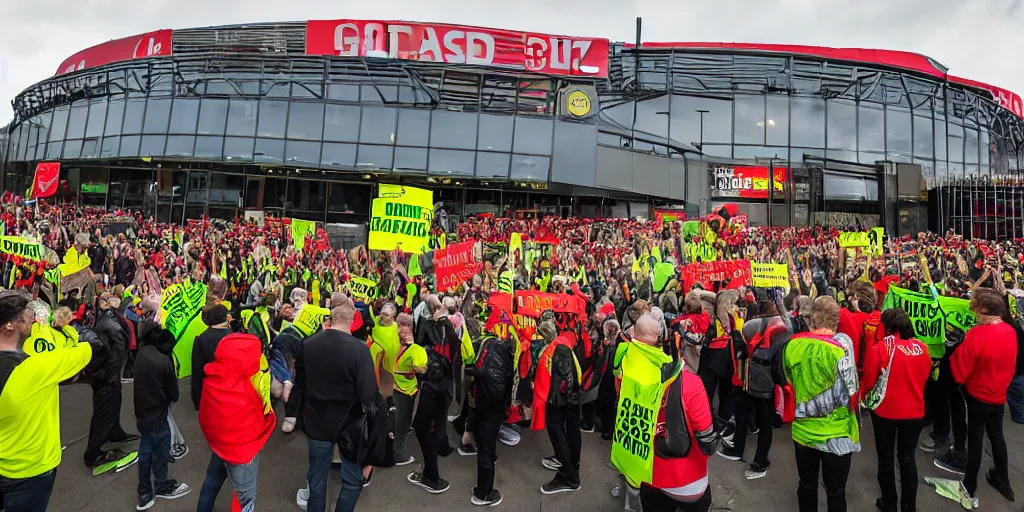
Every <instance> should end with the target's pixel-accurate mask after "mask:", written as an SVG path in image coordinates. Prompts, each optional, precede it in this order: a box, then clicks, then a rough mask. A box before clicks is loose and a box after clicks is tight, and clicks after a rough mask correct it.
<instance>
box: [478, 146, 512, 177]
mask: <svg viewBox="0 0 1024 512" xmlns="http://www.w3.org/2000/svg"><path fill="white" fill-rule="evenodd" d="M509 160H510V155H509V154H508V153H492V152H490V151H480V152H478V153H477V154H476V176H477V177H478V178H508V167H509Z"/></svg>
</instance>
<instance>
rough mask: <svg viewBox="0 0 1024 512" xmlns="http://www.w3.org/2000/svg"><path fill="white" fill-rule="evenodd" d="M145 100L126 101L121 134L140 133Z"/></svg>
mask: <svg viewBox="0 0 1024 512" xmlns="http://www.w3.org/2000/svg"><path fill="white" fill-rule="evenodd" d="M145 109H146V100H128V103H127V104H126V106H125V110H124V128H123V129H122V130H121V133H130V134H135V133H142V119H143V115H145Z"/></svg>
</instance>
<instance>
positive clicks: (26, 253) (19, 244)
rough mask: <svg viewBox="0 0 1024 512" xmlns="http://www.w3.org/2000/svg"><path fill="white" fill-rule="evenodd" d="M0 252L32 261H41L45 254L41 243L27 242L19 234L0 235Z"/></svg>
mask: <svg viewBox="0 0 1024 512" xmlns="http://www.w3.org/2000/svg"><path fill="white" fill-rule="evenodd" d="M0 252H2V253H4V254H10V255H12V256H18V257H19V258H25V259H29V260H32V261H42V260H43V257H44V255H45V249H43V246H42V244H38V243H32V242H29V241H28V240H27V239H25V238H22V237H20V236H0Z"/></svg>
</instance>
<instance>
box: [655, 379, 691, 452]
mask: <svg viewBox="0 0 1024 512" xmlns="http://www.w3.org/2000/svg"><path fill="white" fill-rule="evenodd" d="M681 368H682V362H681V361H677V366H676V367H675V368H673V367H672V366H670V365H665V367H663V368H662V373H663V374H664V373H665V372H675V373H676V376H675V380H674V381H673V382H672V383H671V384H669V386H668V389H667V390H666V391H665V435H663V436H661V435H659V436H656V437H655V438H654V452H655V453H656V454H657V455H658V457H661V458H663V459H672V458H677V459H678V458H684V457H686V456H687V455H689V454H690V446H691V445H692V439H691V438H690V426H689V425H688V424H687V422H686V411H684V410H683V374H682V372H683V371H685V370H682V369H681ZM669 375H670V374H669ZM669 375H663V376H662V380H666V377H667V378H671V377H670V376H669Z"/></svg>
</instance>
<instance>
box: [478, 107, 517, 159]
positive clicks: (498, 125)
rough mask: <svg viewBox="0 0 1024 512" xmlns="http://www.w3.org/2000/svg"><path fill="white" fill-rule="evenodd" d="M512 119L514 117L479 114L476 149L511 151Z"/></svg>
mask: <svg viewBox="0 0 1024 512" xmlns="http://www.w3.org/2000/svg"><path fill="white" fill-rule="evenodd" d="M514 120H515V118H514V117H512V116H499V115H491V114H480V130H479V135H478V137H479V138H478V139H477V142H476V147H477V149H487V150H492V151H511V150H512V127H513V123H514Z"/></svg>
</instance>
